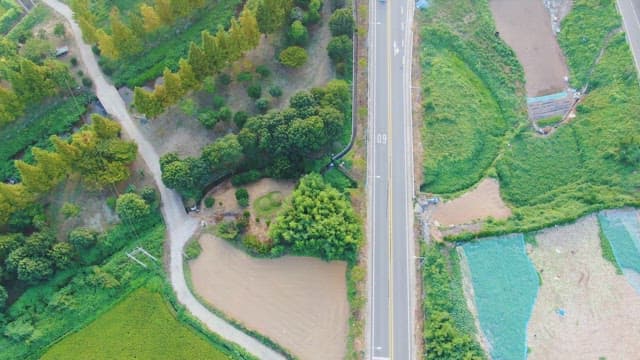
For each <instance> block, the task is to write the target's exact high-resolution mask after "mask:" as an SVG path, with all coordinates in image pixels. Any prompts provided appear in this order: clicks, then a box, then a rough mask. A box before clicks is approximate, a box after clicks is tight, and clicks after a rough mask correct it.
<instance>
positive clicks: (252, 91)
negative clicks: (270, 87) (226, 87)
mask: <svg viewBox="0 0 640 360" xmlns="http://www.w3.org/2000/svg"><path fill="white" fill-rule="evenodd" d="M247 94H248V95H249V97H250V98H252V99H258V98H260V96H262V86H260V84H251V85H249V87H248V88H247Z"/></svg>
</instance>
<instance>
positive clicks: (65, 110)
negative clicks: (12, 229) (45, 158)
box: [0, 93, 94, 181]
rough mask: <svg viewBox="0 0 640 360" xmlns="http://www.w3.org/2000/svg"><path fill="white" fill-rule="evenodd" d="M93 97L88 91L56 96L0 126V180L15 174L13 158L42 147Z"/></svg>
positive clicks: (69, 124) (70, 125)
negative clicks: (63, 97)
mask: <svg viewBox="0 0 640 360" xmlns="http://www.w3.org/2000/svg"><path fill="white" fill-rule="evenodd" d="M93 99H94V95H93V94H91V93H81V94H79V95H76V96H75V97H69V98H66V99H57V100H55V101H53V102H51V103H49V104H43V105H41V106H35V107H33V108H32V109H31V110H30V111H29V112H28V113H27V114H26V115H24V116H23V117H21V118H20V119H17V120H16V121H14V122H12V123H10V124H8V125H6V126H5V127H4V128H2V130H0V144H2V146H0V181H4V180H6V179H8V178H11V177H17V176H18V174H17V170H16V168H15V166H14V165H13V160H12V159H13V158H14V157H15V156H16V155H18V154H20V153H21V152H24V151H26V150H28V149H29V147H31V146H33V145H36V146H39V147H44V148H46V147H47V146H48V142H49V137H50V136H51V135H54V134H57V135H61V134H65V133H68V132H70V131H71V129H72V128H73V125H74V124H75V123H77V122H78V120H79V119H80V115H82V114H83V113H84V112H85V111H86V105H87V104H88V103H89V102H90V101H92V100H93Z"/></svg>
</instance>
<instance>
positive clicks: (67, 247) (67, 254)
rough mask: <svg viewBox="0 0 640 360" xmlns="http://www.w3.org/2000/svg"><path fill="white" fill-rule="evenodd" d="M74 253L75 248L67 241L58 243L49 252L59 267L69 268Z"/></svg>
mask: <svg viewBox="0 0 640 360" xmlns="http://www.w3.org/2000/svg"><path fill="white" fill-rule="evenodd" d="M74 255H75V249H74V248H73V246H72V245H71V244H69V243H67V242H59V243H56V244H55V245H53V247H52V248H51V251H50V252H49V256H50V257H51V259H52V260H53V263H54V265H55V266H56V268H57V269H65V268H67V267H68V266H69V265H70V264H71V262H72V261H73V257H74Z"/></svg>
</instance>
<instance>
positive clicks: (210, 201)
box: [204, 196, 216, 209]
mask: <svg viewBox="0 0 640 360" xmlns="http://www.w3.org/2000/svg"><path fill="white" fill-rule="evenodd" d="M215 203H216V199H214V198H213V197H211V196H207V197H206V198H205V199H204V206H205V207H206V208H208V209H210V208H212V207H213V205H215Z"/></svg>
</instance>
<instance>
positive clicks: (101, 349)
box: [42, 288, 228, 360]
mask: <svg viewBox="0 0 640 360" xmlns="http://www.w3.org/2000/svg"><path fill="white" fill-rule="evenodd" d="M135 358H138V359H161V358H164V359H220V360H222V359H228V357H227V356H225V355H224V354H222V353H221V352H219V351H218V350H216V349H215V348H214V347H213V346H212V345H211V344H210V343H209V342H208V341H207V340H206V339H205V338H204V337H203V336H201V335H199V334H197V333H196V332H195V331H193V330H192V329H190V328H188V327H187V326H185V325H184V324H181V323H180V322H179V321H178V320H177V319H176V317H175V315H174V314H173V313H172V312H171V310H170V308H169V304H167V303H166V302H165V301H164V299H163V298H162V295H161V294H159V293H156V292H152V291H150V290H148V289H145V288H141V289H138V290H136V291H135V292H133V293H132V294H131V295H129V296H128V297H127V298H126V299H124V300H123V301H122V302H121V303H119V304H118V305H116V306H115V307H113V308H112V309H111V310H109V311H108V312H106V313H105V314H103V315H102V316H100V317H99V318H98V319H97V320H96V321H94V322H93V323H91V324H89V325H88V326H87V327H86V328H84V329H82V330H80V331H79V332H77V333H75V334H73V335H71V336H68V337H66V338H64V339H63V340H62V341H60V342H59V343H57V344H56V345H55V346H53V347H52V348H51V349H50V350H49V351H47V353H46V354H45V355H44V356H43V357H42V359H49V360H53V359H96V360H97V359H135Z"/></svg>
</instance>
